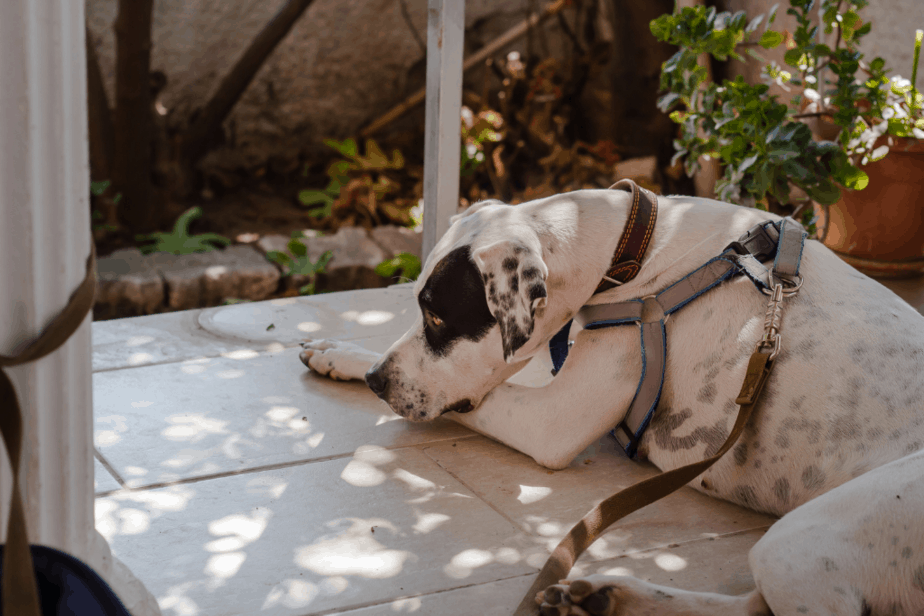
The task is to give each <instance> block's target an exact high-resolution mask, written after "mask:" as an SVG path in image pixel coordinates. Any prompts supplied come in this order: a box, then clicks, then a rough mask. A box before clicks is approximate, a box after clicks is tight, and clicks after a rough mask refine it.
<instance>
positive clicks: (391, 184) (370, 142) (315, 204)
mask: <svg viewBox="0 0 924 616" xmlns="http://www.w3.org/2000/svg"><path fill="white" fill-rule="evenodd" d="M324 143H325V145H327V146H329V147H331V148H333V149H334V150H335V151H336V152H337V153H338V154H340V155H341V156H343V158H342V159H340V160H337V161H334V162H333V163H331V164H330V166H329V167H328V168H327V175H328V177H329V178H330V181H329V182H328V184H327V187H326V188H324V189H322V190H302V191H301V192H300V193H299V194H298V199H299V201H300V202H301V203H302V205H305V206H307V207H310V208H311V209H310V210H308V215H309V216H313V217H315V218H325V217H328V216H331V215H333V214H334V213H335V205H336V206H339V207H341V208H344V207H348V206H350V205H354V204H357V203H356V202H360V203H358V205H360V206H361V207H363V208H364V209H365V210H367V213H368V214H371V215H372V217H373V218H376V217H377V215H378V212H377V210H378V209H379V206H381V208H382V209H384V210H385V211H384V214H385V215H386V216H387V217H388V218H396V217H397V218H398V219H399V220H401V221H402V222H406V221H405V220H404V219H405V218H406V216H405V215H402V213H401V212H399V211H397V210H394V207H393V206H392V209H389V204H387V203H384V198H385V196H386V195H387V194H388V193H390V192H393V191H394V190H395V189H396V188H397V187H398V183H397V182H396V181H395V180H394V179H392V178H391V177H389V175H388V173H387V172H388V171H397V170H400V169H403V168H404V157H403V156H401V152H400V151H398V150H394V151H393V152H392V154H391V157H390V158H389V157H388V156H386V155H385V153H384V152H383V151H382V149H381V148H380V147H379V145H378V144H377V143H376V142H375V140H374V139H367V140H366V152H365V154H360V153H359V150H358V148H357V145H356V141H355V140H353V139H346V140H344V141H336V140H334V139H326V140H325V141H324Z"/></svg>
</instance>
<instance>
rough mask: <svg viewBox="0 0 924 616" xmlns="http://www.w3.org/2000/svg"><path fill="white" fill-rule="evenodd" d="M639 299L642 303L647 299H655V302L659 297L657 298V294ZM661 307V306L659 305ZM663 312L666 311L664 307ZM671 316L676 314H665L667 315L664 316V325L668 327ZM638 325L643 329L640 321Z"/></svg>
mask: <svg viewBox="0 0 924 616" xmlns="http://www.w3.org/2000/svg"><path fill="white" fill-rule="evenodd" d="M639 299H640V300H642V302H644V301H645V300H646V299H654V300H656V299H658V296H657V294H652V295H646V296H645V297H640V298H639ZM659 305H660V304H659ZM661 310H662V311H663V310H664V308H663V306H662V308H661ZM671 314H674V313H673V312H672V313H670V314H665V315H664V319H663V321H664V324H665V325H667V322H668V321H670V320H671ZM638 325H639V327H641V326H642V322H641V321H639V322H638Z"/></svg>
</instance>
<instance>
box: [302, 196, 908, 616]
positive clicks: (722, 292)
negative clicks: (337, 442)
mask: <svg viewBox="0 0 924 616" xmlns="http://www.w3.org/2000/svg"><path fill="white" fill-rule="evenodd" d="M630 205H631V204H630V195H629V194H628V193H626V192H623V191H620V190H579V191H575V192H571V193H565V194H561V195H556V196H552V197H548V198H544V199H538V200H535V201H530V202H527V203H524V204H521V205H517V206H510V205H506V204H504V203H501V202H499V201H495V200H489V201H483V202H480V203H477V204H475V205H473V206H471V207H470V208H469V209H468V210H466V211H465V212H463V213H461V214H459V215H457V216H454V217H453V218H452V219H451V226H450V228H449V230H448V231H447V232H446V234H445V235H444V236H443V237H442V238H441V239H440V241H439V242H438V243H437V245H436V246H435V248H434V249H433V251H432V253H431V254H430V255H429V256H428V258H427V260H426V263H425V265H424V267H423V269H422V272H421V275H420V277H419V278H418V280H417V281H416V283H415V286H414V294H415V297H416V299H417V302H418V305H419V307H420V313H419V315H418V318H417V321H416V323H415V324H414V326H412V327H411V329H410V330H409V331H408V332H407V333H406V334H404V336H402V337H401V338H400V339H399V340H398V341H397V342H396V343H395V344H394V345H393V346H392V347H391V348H390V349H389V350H388V351H387V352H386V353H385V354H384V355H382V356H379V355H377V354H373V353H370V352H368V351H365V350H363V349H361V348H359V347H357V346H355V345H351V344H349V343H343V342H335V341H328V340H311V341H306V342H304V343H303V344H302V347H303V350H302V351H301V353H300V358H301V360H302V361H303V362H304V363H305V364H306V365H308V366H309V367H310V368H311V369H312V370H314V371H316V372H318V373H320V374H323V375H328V376H330V377H331V378H335V379H360V378H364V379H365V380H366V382H367V384H368V385H369V387H370V388H371V389H372V391H373V392H374V393H375V394H376V395H377V396H379V397H380V398H381V399H382V400H384V401H385V402H386V403H387V404H388V405H389V406H390V407H391V408H392V409H393V410H394V411H395V412H396V413H397V414H399V415H401V416H403V417H405V418H406V419H408V420H409V421H429V420H432V419H434V418H436V417H439V416H442V415H444V414H446V415H447V416H448V417H450V418H451V419H453V420H455V421H458V422H459V423H461V424H463V425H465V426H467V427H469V428H471V429H472V430H475V431H477V432H479V433H481V434H484V435H486V436H488V437H490V438H493V439H495V440H497V441H500V442H502V443H504V444H506V445H508V446H510V447H512V448H514V449H516V450H518V451H520V452H522V453H524V454H526V455H529V456H531V457H532V458H533V459H534V460H535V461H536V462H537V463H539V464H541V465H543V466H545V467H548V468H551V469H561V468H564V467H566V466H567V465H568V464H569V463H570V462H571V461H572V460H573V459H574V458H575V457H576V456H577V454H578V453H580V452H581V451H583V450H584V449H585V448H586V447H587V446H589V445H590V444H591V443H593V442H594V441H596V440H597V439H599V438H600V437H601V436H602V435H604V434H605V433H606V432H607V431H609V430H611V429H612V428H613V427H614V426H616V425H617V424H618V423H619V422H620V421H621V420H622V419H623V417H624V415H625V414H626V411H627V408H628V407H629V404H630V403H631V401H632V399H633V397H634V395H635V392H636V388H637V387H638V379H639V374H640V373H641V370H642V358H641V353H640V348H639V336H638V329H637V327H635V326H623V327H612V328H606V329H593V330H591V329H587V330H580V328H579V327H577V326H575V327H573V328H572V334H573V339H574V345H573V348H572V350H571V352H570V354H569V356H568V359H567V361H566V362H565V364H564V366H563V367H562V369H561V370H560V371H559V372H558V373H557V375H556V376H554V378H553V377H552V375H551V374H550V371H551V367H552V366H551V362H550V360H549V357H548V355H549V351H548V343H549V340H550V339H551V338H552V337H553V336H554V335H555V334H556V333H557V332H558V331H559V329H561V328H562V327H563V326H564V325H565V324H566V323H568V322H569V320H570V319H571V318H572V317H573V316H574V315H575V314H576V313H577V312H578V310H579V309H580V308H581V307H582V306H585V305H597V304H604V303H613V302H621V301H626V300H630V299H635V298H644V297H646V296H650V295H652V294H655V293H657V292H659V291H661V290H663V289H665V288H667V287H668V286H670V285H671V284H672V283H674V282H676V281H678V280H680V279H681V278H683V277H684V276H686V275H687V274H688V273H690V272H691V271H692V270H694V269H696V268H697V267H699V266H700V265H702V264H703V263H706V262H707V261H708V260H710V259H711V258H713V257H715V256H717V255H719V254H720V253H721V252H722V251H723V249H724V248H725V247H726V246H727V245H728V244H729V243H730V242H732V241H734V240H736V239H737V238H738V237H739V236H741V235H742V234H743V233H744V232H745V231H747V230H748V229H749V228H751V227H753V226H754V225H756V224H759V223H761V222H764V221H767V220H773V221H776V220H779V217H777V216H775V215H773V214H770V213H767V212H762V211H759V210H755V209H749V208H742V207H738V206H733V205H729V204H725V203H720V202H718V201H713V200H709V199H701V198H693V197H660V198H659V214H658V220H657V224H656V225H655V227H654V231H653V234H652V236H651V240H650V245H649V248H648V252H647V254H646V256H645V257H644V259H643V260H642V263H641V268H640V271H639V273H638V275H637V276H636V277H635V278H634V279H632V280H631V281H629V282H627V283H625V284H623V285H620V286H617V287H615V288H612V289H609V290H606V291H604V292H602V293H597V294H595V293H594V291H595V290H596V288H597V285H598V283H600V281H601V278H602V277H603V276H604V275H605V274H606V272H607V270H608V267H609V266H610V263H611V259H612V257H613V252H614V249H615V248H616V245H617V242H618V241H619V240H620V237H621V234H622V232H623V229H624V227H626V225H627V220H628V216H629V211H630ZM800 273H801V274H802V276H803V279H804V284H803V286H802V288H801V290H800V291H799V293H798V294H797V295H795V296H794V297H791V298H787V299H786V300H785V301H784V305H783V317H782V328H781V332H782V340H783V350H782V352H781V354H780V356H779V357H778V358H777V359H776V362H775V363H776V365H775V368H774V371H773V374H772V375H771V377H770V380H769V382H768V384H767V386H766V389H765V391H764V395H763V398H762V399H761V402H760V405H759V406H758V407H757V409H756V410H755V412H754V415H753V416H752V418H751V419H750V421H749V424H748V425H747V427H746V429H745V431H744V433H743V435H742V436H741V438H740V440H739V442H738V443H737V444H736V446H735V447H734V448H733V450H732V451H731V452H730V453H729V454H727V455H726V456H725V457H723V458H722V459H721V460H719V461H718V462H717V463H716V464H715V465H713V466H712V467H711V468H710V469H709V470H708V471H706V472H705V473H703V474H702V475H701V476H700V477H698V478H697V479H696V480H694V481H693V482H692V483H691V484H690V485H691V487H693V488H694V489H696V490H699V491H701V492H704V493H706V494H709V495H711V496H714V497H717V498H721V499H725V500H728V501H732V502H734V503H737V504H739V505H743V506H745V507H747V508H750V509H753V510H756V511H761V512H765V513H769V514H773V515H785V517H784V518H783V519H781V520H780V521H779V522H777V523H776V524H775V525H774V526H773V527H772V528H771V529H770V531H768V533H767V534H766V535H765V537H764V538H762V539H761V541H760V542H759V543H758V544H757V545H756V546H755V548H754V549H753V550H752V552H751V565H752V568H753V573H754V578H755V582H756V585H757V589H758V590H757V591H755V593H754V594H753V595H752V596H749V597H748V598H747V599H746V600H745V601H743V602H742V599H741V598H727V601H726V599H722V598H721V597H719V598H717V596H706V595H702V596H701V595H697V594H695V593H694V594H691V593H683V592H681V591H674V590H672V589H663V588H656V587H653V586H651V585H649V584H646V583H643V582H640V581H637V580H632V579H615V578H603V579H601V578H593V579H590V578H589V579H587V580H577V581H575V582H573V583H570V584H567V585H561V586H558V587H553V588H551V589H549V590H548V591H547V592H546V593H545V596H544V597H542V598H540V599H541V600H543V601H544V605H543V607H542V610H543V613H544V614H545V613H549V614H584V613H590V614H649V613H651V614H654V613H665V614H672V613H678V614H679V613H684V614H687V613H689V614H700V613H702V614H715V613H729V614H760V613H764V614H769V613H771V612H772V614H775V615H776V616H782V615H783V614H794V615H795V614H816V613H817V614H820V613H824V614H829V613H834V614H858V615H860V614H880V613H881V614H887V613H895V614H899V613H904V614H922V613H924V535H922V531H921V528H920V525H916V524H914V523H913V521H912V519H911V515H912V514H911V513H910V512H912V511H917V512H919V513H918V515H921V514H920V512H922V511H924V508H922V507H921V504H922V503H924V501H922V492H921V483H922V481H924V479H922V477H924V457H922V455H921V454H916V453H915V452H917V451H918V450H919V449H921V448H922V444H924V408H922V407H924V373H922V371H921V370H920V369H919V368H918V366H919V365H920V363H921V361H922V360H924V317H922V316H921V315H920V314H919V313H918V312H917V311H916V310H914V309H913V308H912V307H911V306H909V305H908V304H906V303H905V302H904V301H902V300H901V299H900V298H898V297H897V296H896V295H894V294H893V293H892V292H890V291H889V290H887V289H886V288H885V287H883V286H882V285H880V284H879V283H877V282H875V281H874V280H872V279H870V278H868V277H867V276H864V275H863V274H861V273H859V272H857V271H856V270H854V269H853V268H852V267H850V266H848V265H847V264H845V263H844V262H843V261H841V260H840V259H839V258H838V257H837V256H836V255H835V254H834V253H833V252H831V251H830V250H828V249H827V248H825V247H824V246H823V245H822V244H820V243H819V242H817V241H814V240H809V241H807V242H806V243H805V247H804V251H803V254H802V259H801V270H800ZM766 309H767V298H766V296H765V295H763V294H761V293H760V292H758V291H757V290H756V289H755V286H754V284H753V283H752V282H751V281H750V280H749V279H748V278H747V277H746V276H738V277H735V278H732V279H730V280H727V281H725V282H723V283H722V284H720V285H718V286H717V287H715V288H714V289H712V290H710V291H708V292H707V293H705V294H704V295H702V296H701V297H698V298H697V299H695V300H694V301H693V302H691V303H690V304H689V305H688V306H686V307H685V308H684V309H683V310H680V311H678V312H676V313H675V314H672V315H671V317H670V319H669V320H668V322H667V324H666V333H667V359H666V370H665V378H664V384H663V390H662V394H661V397H660V400H659V402H658V405H657V409H656V411H655V414H654V416H653V418H652V419H651V422H650V425H649V427H648V429H647V431H646V432H645V434H644V436H643V437H642V438H641V441H640V445H639V449H638V453H639V456H640V457H641V458H644V459H648V460H650V461H651V462H652V463H654V464H655V465H656V466H658V467H659V468H661V469H662V470H669V469H674V468H677V467H680V466H683V465H686V464H690V463H693V462H697V461H699V460H702V459H703V458H705V457H708V456H709V455H712V453H715V452H716V451H717V450H718V449H719V448H720V447H721V445H722V443H723V442H724V440H725V438H726V436H727V435H728V433H729V431H730V429H731V426H732V424H733V423H734V421H735V416H736V410H737V405H736V404H735V398H736V395H737V393H738V391H739V388H740V387H741V382H742V379H743V376H744V372H745V368H746V365H747V362H748V359H749V357H750V355H751V352H752V351H753V349H754V348H755V345H756V344H757V342H758V340H759V339H760V338H761V335H762V334H763V327H764V316H765V312H766ZM530 362H532V365H531V366H530V368H529V369H527V370H524V368H526V367H527V364H528V363H530ZM518 373H520V374H518ZM527 373H528V374H529V375H530V376H529V377H525V376H523V375H524V374H527ZM873 469H877V470H875V472H871V471H873ZM855 478H857V479H855ZM852 480H853V481H852ZM901 482H904V483H901ZM899 484H901V485H899ZM838 486H842V487H841V488H839V489H837V490H835V488H837V487H838ZM893 492H894V494H893ZM823 495H824V496H823ZM890 495H891V499H894V501H895V502H894V503H893V502H892V501H891V500H890ZM819 497H821V498H819ZM872 503H880V505H881V506H873V505H872ZM886 505H888V506H886ZM915 506H916V507H917V509H916V510H915V509H914V507H915ZM790 512H792V513H790ZM786 514H789V515H786ZM816 527H818V528H821V529H823V530H824V531H825V532H823V533H822V532H821V531H819V532H818V533H816V534H813V531H812V529H813V528H816ZM799 533H804V536H799ZM839 533H840V534H839ZM851 533H853V534H851ZM842 539H844V540H843V541H842ZM867 544H869V548H868V550H867V551H864V549H866V546H867ZM819 563H821V565H819ZM819 566H821V568H819ZM890 567H891V568H890ZM800 589H804V591H802V590H800ZM722 601H726V603H727V605H726V603H722ZM684 610H686V611H684Z"/></svg>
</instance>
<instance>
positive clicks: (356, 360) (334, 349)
mask: <svg viewBox="0 0 924 616" xmlns="http://www.w3.org/2000/svg"><path fill="white" fill-rule="evenodd" d="M301 347H302V352H301V353H299V354H298V358H299V359H300V360H302V363H303V364H305V365H306V366H308V367H309V368H311V369H312V370H314V371H315V372H317V373H318V374H322V375H324V376H328V377H330V378H332V379H334V380H335V381H348V380H350V379H360V380H362V379H363V377H365V375H366V372H368V371H369V368H371V367H372V365H373V364H374V363H375V362H376V360H378V355H376V354H375V353H372V352H371V351H367V350H366V349H364V348H362V347H359V346H356V345H355V344H351V343H349V342H342V341H339V340H313V339H309V340H305V341H303V342H302V343H301Z"/></svg>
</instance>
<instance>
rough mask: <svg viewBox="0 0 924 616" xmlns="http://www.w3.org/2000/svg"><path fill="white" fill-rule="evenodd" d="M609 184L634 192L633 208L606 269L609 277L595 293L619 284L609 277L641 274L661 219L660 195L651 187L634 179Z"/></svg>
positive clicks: (621, 279)
mask: <svg viewBox="0 0 924 616" xmlns="http://www.w3.org/2000/svg"><path fill="white" fill-rule="evenodd" d="M610 188H611V189H616V190H624V191H626V192H628V193H631V194H632V209H631V210H630V211H629V218H628V219H627V222H626V228H625V229H623V232H622V237H621V238H620V240H619V244H618V245H617V246H616V250H615V251H614V252H613V261H612V262H611V263H610V267H609V269H608V270H607V271H606V277H605V278H603V280H601V281H600V284H599V285H597V289H596V291H594V294H595V295H596V294H597V293H601V292H603V291H608V290H609V289H612V288H613V287H615V286H617V285H616V284H614V283H613V282H611V281H610V280H607V278H611V279H613V280H616V281H618V282H619V283H620V284H622V283H626V282H629V281H630V280H632V279H633V278H635V277H636V276H637V275H638V273H639V270H641V268H642V259H644V258H645V252H646V251H647V250H648V243H649V242H650V241H651V236H652V235H653V234H654V227H655V222H657V219H658V197H657V196H656V195H655V194H654V193H653V192H651V191H650V190H646V189H644V188H641V187H640V186H639V185H638V184H636V183H635V182H633V181H632V180H619V181H618V182H616V183H615V184H613V185H612V186H610Z"/></svg>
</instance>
